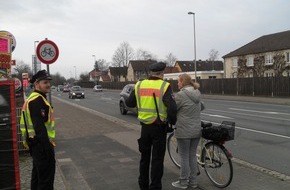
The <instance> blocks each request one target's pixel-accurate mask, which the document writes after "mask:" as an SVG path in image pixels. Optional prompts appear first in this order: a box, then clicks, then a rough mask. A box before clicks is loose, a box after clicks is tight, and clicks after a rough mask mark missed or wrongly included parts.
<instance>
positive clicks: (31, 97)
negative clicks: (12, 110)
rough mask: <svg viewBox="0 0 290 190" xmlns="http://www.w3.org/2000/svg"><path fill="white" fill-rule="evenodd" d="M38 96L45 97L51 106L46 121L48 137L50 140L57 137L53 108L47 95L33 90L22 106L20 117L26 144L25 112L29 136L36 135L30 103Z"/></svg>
mask: <svg viewBox="0 0 290 190" xmlns="http://www.w3.org/2000/svg"><path fill="white" fill-rule="evenodd" d="M38 97H41V98H42V99H43V101H44V103H45V104H46V105H47V106H48V107H49V109H48V110H49V111H48V119H47V121H46V122H45V123H44V125H45V127H46V130H47V134H48V138H49V139H50V140H52V139H54V138H55V130H54V114H53V109H52V107H51V106H50V104H49V102H48V101H47V100H46V98H45V97H43V96H42V95H41V94H39V93H37V92H32V93H31V94H30V95H29V97H28V98H27V100H26V101H25V102H24V104H23V106H22V113H21V119H20V130H21V133H22V138H23V143H24V144H26V129H25V124H24V118H23V114H24V115H25V119H26V124H27V131H28V135H29V137H34V136H35V131H34V128H33V123H32V119H31V116H30V110H29V103H30V102H31V101H33V100H35V99H36V98H38Z"/></svg>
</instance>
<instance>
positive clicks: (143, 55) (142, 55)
mask: <svg viewBox="0 0 290 190" xmlns="http://www.w3.org/2000/svg"><path fill="white" fill-rule="evenodd" d="M135 59H136V60H149V59H151V60H156V59H157V57H156V56H155V55H153V54H152V53H151V52H149V51H147V50H144V49H141V48H140V49H138V50H137V51H136V53H135Z"/></svg>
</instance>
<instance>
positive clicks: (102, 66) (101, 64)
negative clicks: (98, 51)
mask: <svg viewBox="0 0 290 190" xmlns="http://www.w3.org/2000/svg"><path fill="white" fill-rule="evenodd" d="M94 68H95V69H96V70H99V71H105V70H108V68H109V63H108V62H107V61H106V60H105V59H99V60H97V61H96V62H95V65H94Z"/></svg>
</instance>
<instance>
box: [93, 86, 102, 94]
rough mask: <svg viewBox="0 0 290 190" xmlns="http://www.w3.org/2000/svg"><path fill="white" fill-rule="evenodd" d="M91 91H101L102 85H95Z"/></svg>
mask: <svg viewBox="0 0 290 190" xmlns="http://www.w3.org/2000/svg"><path fill="white" fill-rule="evenodd" d="M93 91H95V92H102V91H103V88H102V85H95V86H94V88H93Z"/></svg>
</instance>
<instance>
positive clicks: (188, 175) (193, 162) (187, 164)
mask: <svg viewBox="0 0 290 190" xmlns="http://www.w3.org/2000/svg"><path fill="white" fill-rule="evenodd" d="M199 139H200V138H193V139H181V138H178V139H177V144H178V151H179V155H180V158H181V169H180V176H179V180H180V181H181V182H187V180H189V183H191V184H197V182H196V177H197V172H198V168H197V167H198V166H197V159H196V150H197V146H198V143H199Z"/></svg>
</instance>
